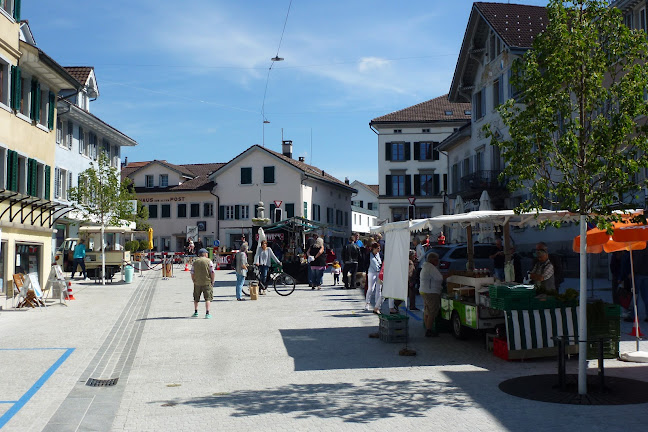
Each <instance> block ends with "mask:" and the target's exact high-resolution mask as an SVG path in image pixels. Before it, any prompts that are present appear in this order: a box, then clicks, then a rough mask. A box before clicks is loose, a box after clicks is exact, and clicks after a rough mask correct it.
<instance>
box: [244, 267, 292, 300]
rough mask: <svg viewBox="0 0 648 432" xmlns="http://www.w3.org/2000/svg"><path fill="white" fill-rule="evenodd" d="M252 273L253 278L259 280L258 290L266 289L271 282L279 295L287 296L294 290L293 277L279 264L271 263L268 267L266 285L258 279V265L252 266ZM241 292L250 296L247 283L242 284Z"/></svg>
mask: <svg viewBox="0 0 648 432" xmlns="http://www.w3.org/2000/svg"><path fill="white" fill-rule="evenodd" d="M252 274H253V275H254V280H256V281H258V282H259V290H266V289H267V288H268V285H270V284H272V286H273V287H274V290H275V292H276V293H277V294H279V295H280V296H284V297H285V296H289V295H290V294H292V293H293V291H295V278H293V277H292V276H290V275H289V274H288V273H285V272H284V271H283V267H282V266H279V265H273V266H272V267H270V274H269V275H268V285H265V284H264V283H263V282H261V280H260V275H261V274H260V271H259V267H258V266H256V265H255V266H254V268H253V269H252ZM243 294H245V295H246V296H247V297H249V296H250V290H249V286H248V284H243Z"/></svg>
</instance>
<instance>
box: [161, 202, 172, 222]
mask: <svg viewBox="0 0 648 432" xmlns="http://www.w3.org/2000/svg"><path fill="white" fill-rule="evenodd" d="M161 207H162V212H161V215H160V217H161V218H163V219H167V218H170V217H171V204H162V205H161Z"/></svg>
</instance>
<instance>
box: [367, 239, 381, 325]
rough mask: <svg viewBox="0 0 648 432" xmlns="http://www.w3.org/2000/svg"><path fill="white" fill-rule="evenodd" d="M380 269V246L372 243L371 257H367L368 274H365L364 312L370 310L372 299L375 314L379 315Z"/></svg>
mask: <svg viewBox="0 0 648 432" xmlns="http://www.w3.org/2000/svg"><path fill="white" fill-rule="evenodd" d="M381 267H382V260H381V259H380V245H379V244H378V243H374V244H372V245H371V256H370V257H369V272H367V297H366V301H365V302H366V304H365V310H371V298H372V297H374V301H375V304H374V308H373V312H374V313H375V314H377V313H380V306H381V305H382V295H381V292H380V286H379V285H378V283H379V282H378V274H379V273H380V268H381Z"/></svg>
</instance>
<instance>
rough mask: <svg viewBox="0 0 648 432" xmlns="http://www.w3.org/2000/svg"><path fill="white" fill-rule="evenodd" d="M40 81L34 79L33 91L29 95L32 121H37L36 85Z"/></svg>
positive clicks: (32, 82)
mask: <svg viewBox="0 0 648 432" xmlns="http://www.w3.org/2000/svg"><path fill="white" fill-rule="evenodd" d="M37 82H38V81H36V80H35V79H33V80H32V81H31V91H30V94H29V102H30V105H31V106H30V107H29V108H30V109H29V118H30V119H32V120H35V119H36V84H37Z"/></svg>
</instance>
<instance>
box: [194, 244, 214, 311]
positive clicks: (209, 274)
mask: <svg viewBox="0 0 648 432" xmlns="http://www.w3.org/2000/svg"><path fill="white" fill-rule="evenodd" d="M198 257H199V258H196V259H195V260H194V262H193V265H192V266H191V280H192V281H193V283H194V292H193V295H194V314H193V315H192V316H193V317H194V318H195V317H197V316H198V302H200V295H201V294H202V296H203V299H204V300H205V319H209V318H211V314H210V313H209V306H210V305H211V301H212V300H213V298H214V288H213V286H214V278H215V277H216V273H214V263H212V262H211V260H210V259H209V258H207V249H200V250H199V251H198Z"/></svg>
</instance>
